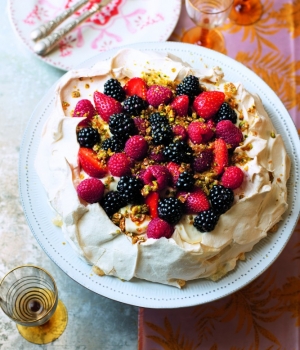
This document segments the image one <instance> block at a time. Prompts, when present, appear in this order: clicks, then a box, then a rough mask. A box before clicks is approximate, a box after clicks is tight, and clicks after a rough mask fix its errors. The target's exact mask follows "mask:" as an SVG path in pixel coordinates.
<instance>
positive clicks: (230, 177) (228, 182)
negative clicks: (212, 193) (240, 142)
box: [221, 166, 244, 190]
mask: <svg viewBox="0 0 300 350" xmlns="http://www.w3.org/2000/svg"><path fill="white" fill-rule="evenodd" d="M243 180H244V172H243V170H242V169H240V168H239V167H237V166H230V167H228V168H226V169H225V171H224V173H223V175H222V178H221V181H222V184H223V186H224V187H228V188H230V189H232V190H235V189H236V188H238V187H240V186H241V184H242V183H243Z"/></svg>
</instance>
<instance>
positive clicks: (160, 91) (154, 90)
mask: <svg viewBox="0 0 300 350" xmlns="http://www.w3.org/2000/svg"><path fill="white" fill-rule="evenodd" d="M172 97H173V93H172V91H171V90H170V89H169V88H167V87H165V86H161V85H151V86H150V87H149V89H148V91H147V101H148V103H149V104H150V105H151V106H153V107H158V106H159V105H160V104H166V103H168V102H170V100H171V99H172Z"/></svg>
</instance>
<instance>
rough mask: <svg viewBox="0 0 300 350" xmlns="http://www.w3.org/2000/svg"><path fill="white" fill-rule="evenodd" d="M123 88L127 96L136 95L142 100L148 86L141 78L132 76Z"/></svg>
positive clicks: (144, 97)
mask: <svg viewBox="0 0 300 350" xmlns="http://www.w3.org/2000/svg"><path fill="white" fill-rule="evenodd" d="M124 90H125V93H126V95H127V96H133V95H137V96H139V97H141V98H142V99H143V100H146V98H147V95H146V94H147V90H148V86H147V84H146V82H145V81H144V80H143V79H142V78H138V77H134V78H131V79H129V80H128V81H127V83H126V84H125V85H124Z"/></svg>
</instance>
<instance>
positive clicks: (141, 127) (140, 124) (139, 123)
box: [133, 118, 148, 136]
mask: <svg viewBox="0 0 300 350" xmlns="http://www.w3.org/2000/svg"><path fill="white" fill-rule="evenodd" d="M133 121H134V125H135V128H136V129H137V132H138V133H139V134H140V135H142V136H146V135H147V127H148V122H147V121H146V119H143V118H133Z"/></svg>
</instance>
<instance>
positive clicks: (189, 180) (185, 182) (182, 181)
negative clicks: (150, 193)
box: [175, 171, 195, 191]
mask: <svg viewBox="0 0 300 350" xmlns="http://www.w3.org/2000/svg"><path fill="white" fill-rule="evenodd" d="M194 182H195V181H194V175H193V173H191V172H190V171H183V172H182V173H181V174H180V175H179V177H178V180H177V182H176V184H175V186H176V188H177V189H179V190H183V191H190V190H191V189H192V188H193V187H194Z"/></svg>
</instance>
